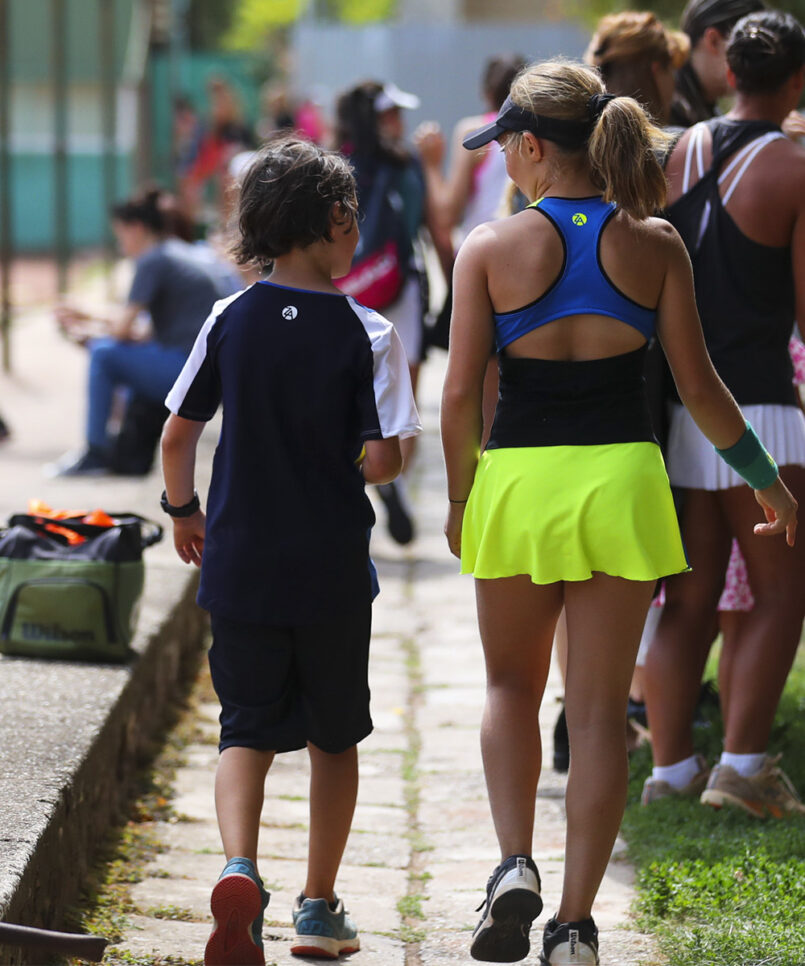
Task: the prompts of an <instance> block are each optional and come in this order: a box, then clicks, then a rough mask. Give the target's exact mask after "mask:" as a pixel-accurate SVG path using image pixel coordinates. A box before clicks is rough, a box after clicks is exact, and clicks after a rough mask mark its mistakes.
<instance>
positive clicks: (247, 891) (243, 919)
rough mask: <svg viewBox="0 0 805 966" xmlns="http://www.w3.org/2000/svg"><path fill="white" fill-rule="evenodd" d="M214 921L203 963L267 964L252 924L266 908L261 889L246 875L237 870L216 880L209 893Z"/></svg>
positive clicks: (214, 965)
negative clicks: (257, 944)
mask: <svg viewBox="0 0 805 966" xmlns="http://www.w3.org/2000/svg"><path fill="white" fill-rule="evenodd" d="M210 909H211V910H212V915H213V918H214V919H215V924H214V925H213V930H212V933H211V934H210V938H209V939H208V940H207V946H206V948H205V950H204V966H265V961H266V960H265V956H264V955H263V950H262V949H261V948H260V947H259V946H256V945H255V943H254V940H253V939H252V934H251V928H252V923H253V922H254V920H255V919H256V918H257V917H258V916H259V915H260V913H261V912H262V909H263V902H262V899H261V897H260V890H259V889H258V888H257V884H256V883H255V882H254V881H252V879H250V878H249V877H248V876H247V875H238V874H237V873H234V874H232V875H227V876H225V877H224V878H223V879H219V880H218V882H216V883H215V886H214V888H213V890H212V896H211V897H210Z"/></svg>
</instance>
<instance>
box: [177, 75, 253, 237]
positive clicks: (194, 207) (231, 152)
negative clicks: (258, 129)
mask: <svg viewBox="0 0 805 966" xmlns="http://www.w3.org/2000/svg"><path fill="white" fill-rule="evenodd" d="M207 94H208V97H209V109H208V117H207V118H206V120H205V122H204V127H203V133H202V136H201V139H200V142H199V145H198V151H197V153H196V156H195V158H194V160H193V162H192V164H190V165H189V167H188V168H187V170H186V172H185V174H184V177H182V178H181V179H180V181H179V199H180V205H181V207H182V210H183V211H185V212H186V213H187V215H188V216H189V217H190V218H191V219H192V220H193V221H199V220H200V219H201V215H202V213H203V209H204V203H205V189H206V186H207V184H208V183H211V184H212V189H213V191H212V193H213V198H212V205H213V210H214V218H213V220H216V221H218V222H219V223H220V224H222V225H225V224H226V223H227V213H228V203H227V202H228V199H227V190H228V188H229V186H230V180H229V177H228V168H229V162H230V161H231V160H232V158H233V157H234V156H235V155H236V154H238V153H239V152H240V151H243V150H246V149H248V148H252V147H254V133H253V131H252V129H251V126H250V125H249V124H247V122H246V120H245V117H244V113H243V108H242V107H241V103H240V98H239V97H238V94H237V92H236V90H235V88H234V87H233V86H232V84H231V83H230V82H229V81H227V80H225V79H224V78H223V77H218V76H214V77H211V78H210V80H209V81H208V83H207Z"/></svg>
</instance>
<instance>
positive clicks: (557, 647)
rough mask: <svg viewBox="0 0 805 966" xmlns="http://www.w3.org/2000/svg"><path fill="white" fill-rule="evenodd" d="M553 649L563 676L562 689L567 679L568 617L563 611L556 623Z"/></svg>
mask: <svg viewBox="0 0 805 966" xmlns="http://www.w3.org/2000/svg"><path fill="white" fill-rule="evenodd" d="M553 647H554V653H555V654H556V664H557V666H558V667H559V673H560V674H561V675H562V687H564V684H565V679H566V678H567V617H566V616H565V612H564V609H562V612H561V614H560V615H559V619H558V620H557V622H556V631H555V632H554V635H553Z"/></svg>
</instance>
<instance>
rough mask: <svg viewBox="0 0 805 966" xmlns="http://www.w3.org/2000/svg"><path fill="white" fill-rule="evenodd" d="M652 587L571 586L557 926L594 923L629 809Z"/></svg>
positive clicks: (600, 577) (598, 578)
mask: <svg viewBox="0 0 805 966" xmlns="http://www.w3.org/2000/svg"><path fill="white" fill-rule="evenodd" d="M653 591H654V582H653V581H640V582H638V581H630V580H622V579H621V578H619V577H609V576H607V575H606V574H600V573H599V574H595V575H594V576H593V577H592V579H591V580H585V581H578V582H572V583H570V582H568V583H566V584H565V611H566V613H567V633H568V655H567V658H568V660H567V683H566V690H565V708H566V714H567V725H568V731H569V732H570V749H571V754H570V774H569V776H568V782H567V792H566V796H565V801H566V805H567V845H566V848H565V879H564V886H563V890H562V901H561V903H560V905H559V921H560V922H570V921H574V920H579V919H586V918H588V917H589V915H590V913H591V911H592V906H593V901H594V899H595V896H596V893H597V892H598V887H599V886H600V884H601V879H602V878H603V876H604V872H605V871H606V867H607V863H608V862H609V858H610V855H611V854H612V846H613V845H614V844H615V838H616V836H617V834H618V828H619V827H620V823H621V819H622V818H623V810H624V807H625V805H626V786H627V782H628V772H629V765H628V759H627V754H626V737H625V731H624V724H623V723H624V720H625V718H626V702H627V699H628V697H629V683H630V681H631V679H632V671H633V670H634V662H635V657H636V656H637V648H638V646H639V644H640V636H641V634H642V631H643V623H644V621H645V619H646V612H647V611H648V606H649V604H650V603H651V595H652V593H653Z"/></svg>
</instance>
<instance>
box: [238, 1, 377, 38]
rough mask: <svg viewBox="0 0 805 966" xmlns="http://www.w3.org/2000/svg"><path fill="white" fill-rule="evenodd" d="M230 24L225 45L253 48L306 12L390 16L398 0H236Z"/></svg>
mask: <svg viewBox="0 0 805 966" xmlns="http://www.w3.org/2000/svg"><path fill="white" fill-rule="evenodd" d="M227 6H230V9H231V26H230V28H229V31H228V32H227V34H226V37H225V38H224V46H226V47H228V48H230V49H233V50H254V49H255V48H257V47H261V46H262V45H264V44H265V43H266V41H267V39H268V38H269V36H270V35H271V34H272V33H274V32H276V31H281V30H282V29H283V28H287V27H289V26H290V25H291V24H293V23H294V22H295V21H296V20H298V19H299V18H300V17H302V16H304V15H305V14H308V13H310V14H312V15H313V16H315V17H316V18H317V19H321V20H340V21H343V22H344V23H350V24H364V23H375V22H377V21H382V20H388V19H389V18H390V17H391V15H392V14H393V12H394V8H395V0H271V2H270V3H267V2H266V0H237V2H235V3H232V4H231V5H227Z"/></svg>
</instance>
